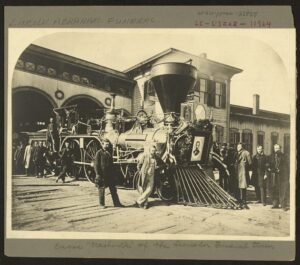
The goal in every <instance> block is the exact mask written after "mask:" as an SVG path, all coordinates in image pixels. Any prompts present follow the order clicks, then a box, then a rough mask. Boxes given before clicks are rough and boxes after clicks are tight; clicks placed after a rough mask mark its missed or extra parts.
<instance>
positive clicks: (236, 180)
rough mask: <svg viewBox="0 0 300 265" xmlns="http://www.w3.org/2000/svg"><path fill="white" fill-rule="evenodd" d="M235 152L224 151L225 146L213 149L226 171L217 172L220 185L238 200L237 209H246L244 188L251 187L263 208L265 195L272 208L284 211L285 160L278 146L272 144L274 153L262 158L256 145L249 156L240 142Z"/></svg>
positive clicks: (286, 198)
mask: <svg viewBox="0 0 300 265" xmlns="http://www.w3.org/2000/svg"><path fill="white" fill-rule="evenodd" d="M236 149H237V150H234V149H232V148H227V144H223V145H222V147H221V148H220V150H217V152H218V153H219V155H220V156H221V157H222V162H223V163H224V164H225V166H226V168H227V171H228V172H226V170H225V169H224V168H221V169H219V184H220V186H221V187H222V188H223V189H224V190H226V191H227V192H229V193H230V194H232V195H233V196H234V197H235V198H237V199H238V201H239V203H240V207H241V208H244V209H249V206H248V205H247V188H248V187H249V186H250V185H252V186H254V187H255V193H256V198H257V202H258V203H262V204H263V205H264V206H266V205H267V193H268V195H269V197H270V198H271V200H272V208H282V209H283V210H284V211H287V210H288V209H289V175H290V172H289V158H288V156H287V155H285V154H283V153H282V151H281V146H280V145H279V144H275V145H274V152H273V153H272V154H271V155H270V156H267V155H265V153H264V149H263V146H261V145H258V146H257V148H256V154H254V155H253V157H251V155H250V153H249V152H248V151H247V150H245V149H244V147H243V144H242V143H239V144H238V145H237V148H236ZM251 172H252V174H251V176H250V173H251ZM228 173H229V174H228Z"/></svg>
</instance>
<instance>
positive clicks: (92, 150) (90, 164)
mask: <svg viewBox="0 0 300 265" xmlns="http://www.w3.org/2000/svg"><path fill="white" fill-rule="evenodd" d="M101 148H102V147H101V144H100V143H99V142H98V141H97V140H95V139H93V140H90V141H89V142H88V144H87V145H86V149H85V151H84V154H83V162H84V163H86V164H85V165H84V166H83V168H84V174H85V177H86V178H87V179H88V181H90V182H92V183H94V182H95V177H96V173H95V170H94V159H95V156H96V153H97V151H98V150H99V149H101Z"/></svg>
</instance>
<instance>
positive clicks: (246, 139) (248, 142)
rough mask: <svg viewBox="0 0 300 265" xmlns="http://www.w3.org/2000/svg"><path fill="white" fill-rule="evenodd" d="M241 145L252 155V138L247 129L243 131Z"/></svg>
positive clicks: (250, 132)
mask: <svg viewBox="0 0 300 265" xmlns="http://www.w3.org/2000/svg"><path fill="white" fill-rule="evenodd" d="M242 143H243V144H244V148H245V149H246V150H247V151H249V152H250V153H251V154H252V144H253V136H252V131H251V130H249V129H245V130H243V132H242Z"/></svg>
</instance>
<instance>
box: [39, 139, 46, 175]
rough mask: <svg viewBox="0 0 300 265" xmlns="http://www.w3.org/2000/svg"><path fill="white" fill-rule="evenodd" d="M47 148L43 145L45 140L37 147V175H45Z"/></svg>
mask: <svg viewBox="0 0 300 265" xmlns="http://www.w3.org/2000/svg"><path fill="white" fill-rule="evenodd" d="M46 154H47V148H46V147H45V146H44V145H43V142H42V141H40V142H39V147H38V149H37V176H41V177H44V174H45V172H44V171H45V165H46Z"/></svg>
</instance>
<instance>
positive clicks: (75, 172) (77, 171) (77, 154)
mask: <svg viewBox="0 0 300 265" xmlns="http://www.w3.org/2000/svg"><path fill="white" fill-rule="evenodd" d="M65 142H68V143H69V146H70V148H71V149H72V150H73V155H74V157H73V162H74V164H73V167H72V169H71V170H70V172H67V175H68V176H69V177H70V178H75V179H78V178H80V177H81V176H82V174H83V167H82V165H80V164H76V162H82V158H83V155H82V150H81V149H80V145H79V141H78V140H77V139H66V140H65V141H64V142H63V143H62V146H64V144H65Z"/></svg>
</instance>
